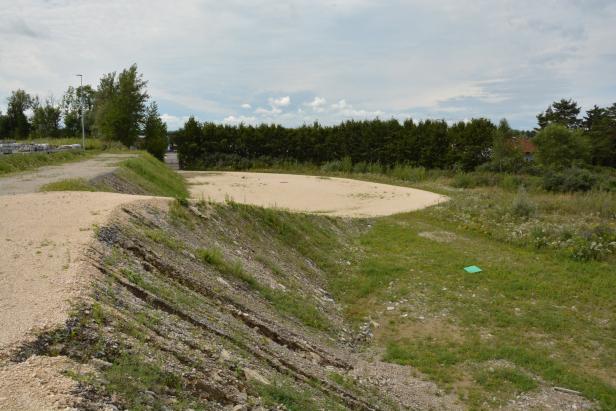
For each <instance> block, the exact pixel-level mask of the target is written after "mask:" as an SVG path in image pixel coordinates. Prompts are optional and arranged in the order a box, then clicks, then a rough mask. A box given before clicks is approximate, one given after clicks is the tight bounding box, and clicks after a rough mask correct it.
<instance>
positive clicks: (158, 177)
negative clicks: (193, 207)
mask: <svg viewBox="0 0 616 411" xmlns="http://www.w3.org/2000/svg"><path fill="white" fill-rule="evenodd" d="M118 175H119V176H120V177H121V178H124V179H125V180H127V181H129V182H131V183H133V184H135V185H137V186H138V187H140V188H141V189H143V190H144V191H145V192H146V193H148V194H150V195H156V196H162V197H174V198H177V199H186V198H187V197H188V189H187V187H186V182H185V180H184V178H183V177H182V176H180V175H179V174H178V173H176V172H174V171H173V170H171V169H170V168H168V167H167V166H166V165H165V164H164V163H163V162H161V161H159V160H157V159H156V158H154V157H153V156H151V155H150V154H147V153H142V154H141V155H140V156H139V157H137V158H131V159H128V160H124V161H122V162H121V163H120V169H119V170H118Z"/></svg>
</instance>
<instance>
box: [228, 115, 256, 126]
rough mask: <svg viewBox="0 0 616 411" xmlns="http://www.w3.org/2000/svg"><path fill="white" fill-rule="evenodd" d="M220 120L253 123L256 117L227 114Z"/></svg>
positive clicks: (232, 122)
mask: <svg viewBox="0 0 616 411" xmlns="http://www.w3.org/2000/svg"><path fill="white" fill-rule="evenodd" d="M222 122H223V123H225V124H242V123H243V124H255V123H256V122H257V118H256V117H253V116H237V117H236V116H227V117H225V118H224V119H223V120H222Z"/></svg>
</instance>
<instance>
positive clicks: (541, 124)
mask: <svg viewBox="0 0 616 411" xmlns="http://www.w3.org/2000/svg"><path fill="white" fill-rule="evenodd" d="M580 111H581V110H580V108H579V106H578V104H577V103H576V102H574V101H572V100H560V101H557V102H554V103H553V104H552V105H550V107H549V108H548V109H547V110H545V111H544V112H542V113H540V114H539V115H538V116H537V119H538V127H537V129H536V130H533V131H531V132H525V131H517V130H513V129H511V127H509V124H508V123H507V121H506V120H502V121H501V122H500V123H499V124H498V125H495V124H493V123H492V122H491V121H490V120H488V119H485V118H478V119H472V120H470V121H466V122H458V123H454V124H448V123H447V122H445V121H443V120H424V121H419V122H415V121H413V120H410V119H409V120H406V121H404V122H399V121H398V120H395V119H391V120H381V119H374V120H364V121H355V120H350V121H345V122H342V123H341V124H338V125H333V126H323V125H321V124H319V123H314V124H311V125H303V126H301V127H297V128H287V127H283V126H281V125H276V124H261V125H258V126H252V125H245V124H239V125H237V126H236V125H224V124H215V123H211V122H205V123H201V122H199V121H197V120H196V119H195V118H193V117H191V118H190V119H189V120H188V121H187V122H186V123H185V124H184V127H183V128H181V129H180V130H179V131H178V132H177V133H176V134H175V137H174V141H175V143H176V144H177V147H178V153H179V161H180V166H181V167H182V168H186V169H207V168H216V167H231V168H237V169H241V168H247V167H248V166H249V164H250V163H251V162H255V161H258V162H261V163H262V164H268V163H272V162H277V161H297V162H308V163H314V164H317V165H319V164H323V163H326V162H330V161H336V160H341V159H343V158H345V159H349V160H350V161H351V162H352V163H354V164H355V163H367V164H375V163H378V164H380V165H381V166H385V167H391V166H394V165H396V164H408V165H412V166H421V167H425V168H440V169H456V170H463V171H470V170H475V169H477V168H478V167H483V168H484V169H491V170H494V171H509V172H517V171H520V170H521V169H523V168H524V167H527V166H528V161H525V159H524V156H523V152H522V149H521V145H520V141H521V140H524V139H530V140H531V141H532V142H533V143H534V144H535V145H536V146H537V160H538V161H539V162H540V163H541V164H544V165H547V166H550V167H563V166H569V165H571V164H574V163H575V164H595V165H601V166H610V167H616V103H615V104H614V105H612V106H611V107H607V108H599V107H597V106H595V107H593V109H591V110H589V111H588V112H587V113H586V117H584V118H580V117H579V115H580Z"/></svg>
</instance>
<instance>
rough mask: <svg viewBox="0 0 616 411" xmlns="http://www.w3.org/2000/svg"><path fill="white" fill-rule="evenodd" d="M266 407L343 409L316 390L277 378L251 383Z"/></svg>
mask: <svg viewBox="0 0 616 411" xmlns="http://www.w3.org/2000/svg"><path fill="white" fill-rule="evenodd" d="M252 388H253V390H255V391H256V392H257V393H258V394H259V396H260V397H261V401H262V402H263V405H265V406H266V407H267V409H279V408H278V407H279V406H281V405H282V406H284V408H283V409H285V410H288V411H318V410H343V409H346V408H344V407H342V406H341V405H340V404H339V403H338V402H337V401H335V400H333V399H332V398H330V397H329V396H328V395H324V394H323V393H322V392H317V391H315V390H314V389H313V388H311V387H299V386H298V385H297V384H294V383H293V382H291V381H289V380H287V379H282V378H280V379H277V380H275V381H274V382H272V383H271V384H253V387H252Z"/></svg>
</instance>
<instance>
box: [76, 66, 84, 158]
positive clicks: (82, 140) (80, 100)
mask: <svg viewBox="0 0 616 411" xmlns="http://www.w3.org/2000/svg"><path fill="white" fill-rule="evenodd" d="M75 75H76V76H77V77H79V79H80V84H81V87H79V89H80V90H81V95H80V97H79V106H80V108H81V144H82V147H83V151H86V127H85V125H84V121H83V74H75Z"/></svg>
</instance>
